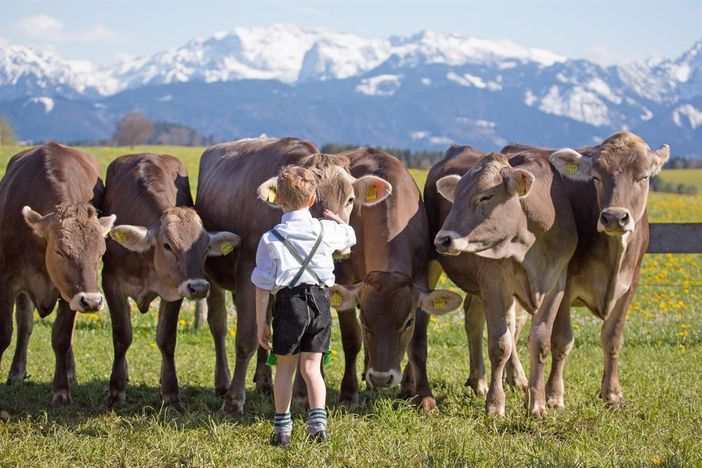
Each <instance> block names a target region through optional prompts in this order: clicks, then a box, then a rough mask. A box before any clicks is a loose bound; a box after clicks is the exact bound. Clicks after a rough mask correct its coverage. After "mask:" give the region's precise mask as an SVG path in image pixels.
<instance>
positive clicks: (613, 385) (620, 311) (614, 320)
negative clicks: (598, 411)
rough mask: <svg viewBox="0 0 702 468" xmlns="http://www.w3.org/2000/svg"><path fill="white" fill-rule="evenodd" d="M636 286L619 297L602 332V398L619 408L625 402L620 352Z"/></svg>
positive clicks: (608, 403)
mask: <svg viewBox="0 0 702 468" xmlns="http://www.w3.org/2000/svg"><path fill="white" fill-rule="evenodd" d="M634 291H635V288H634V287H632V288H631V289H630V290H629V291H628V292H627V293H626V294H624V296H622V297H621V298H619V300H618V301H617V303H616V304H615V305H614V308H613V309H612V312H611V313H610V314H609V316H608V317H607V318H606V319H605V321H604V324H603V325H602V331H601V332H600V338H601V340H602V350H603V352H604V364H605V365H604V375H603V376H602V387H601V389H600V398H602V399H603V400H604V401H605V403H606V404H607V405H608V406H611V407H614V408H617V407H620V406H622V405H623V404H624V396H623V395H622V387H621V385H620V383H619V353H620V351H621V350H622V345H623V344H624V326H625V325H626V314H627V311H628V310H629V305H630V304H631V301H632V300H633V298H634Z"/></svg>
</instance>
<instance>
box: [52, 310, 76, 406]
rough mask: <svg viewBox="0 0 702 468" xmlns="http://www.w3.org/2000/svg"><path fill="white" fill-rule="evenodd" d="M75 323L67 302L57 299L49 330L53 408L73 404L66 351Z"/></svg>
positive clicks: (69, 344)
mask: <svg viewBox="0 0 702 468" xmlns="http://www.w3.org/2000/svg"><path fill="white" fill-rule="evenodd" d="M75 321H76V312H75V311H74V310H71V307H70V306H69V305H68V302H66V301H64V300H63V299H59V306H58V312H57V315H56V320H55V321H54V326H53V327H52V329H51V347H52V348H53V349H54V354H55V356H56V367H55V370H54V381H53V384H52V386H51V388H52V390H53V396H52V399H51V404H52V405H53V406H65V405H70V404H72V403H73V401H72V399H71V392H70V390H69V388H68V350H69V349H70V347H71V343H72V341H73V326H74V324H75Z"/></svg>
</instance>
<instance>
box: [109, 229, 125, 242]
mask: <svg viewBox="0 0 702 468" xmlns="http://www.w3.org/2000/svg"><path fill="white" fill-rule="evenodd" d="M112 238H113V239H114V240H116V241H117V242H119V243H122V242H124V241H125V240H127V234H125V233H124V232H122V231H112Z"/></svg>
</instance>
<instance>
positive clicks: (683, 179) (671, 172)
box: [660, 169, 702, 193]
mask: <svg viewBox="0 0 702 468" xmlns="http://www.w3.org/2000/svg"><path fill="white" fill-rule="evenodd" d="M660 177H661V180H662V181H664V182H671V183H674V184H684V185H694V186H695V187H697V193H702V169H666V170H665V171H663V173H662V174H661V176H660Z"/></svg>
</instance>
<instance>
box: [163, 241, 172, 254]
mask: <svg viewBox="0 0 702 468" xmlns="http://www.w3.org/2000/svg"><path fill="white" fill-rule="evenodd" d="M163 248H164V249H166V250H168V251H169V252H171V244H169V243H165V244H163Z"/></svg>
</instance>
